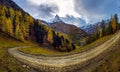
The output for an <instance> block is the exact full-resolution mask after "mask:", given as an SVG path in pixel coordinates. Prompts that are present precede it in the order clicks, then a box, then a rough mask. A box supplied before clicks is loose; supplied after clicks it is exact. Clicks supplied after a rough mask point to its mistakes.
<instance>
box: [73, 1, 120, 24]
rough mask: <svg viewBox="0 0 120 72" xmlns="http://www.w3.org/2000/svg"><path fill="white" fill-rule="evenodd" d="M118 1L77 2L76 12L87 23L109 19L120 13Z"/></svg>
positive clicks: (75, 3)
mask: <svg viewBox="0 0 120 72" xmlns="http://www.w3.org/2000/svg"><path fill="white" fill-rule="evenodd" d="M118 3H119V2H118V0H75V1H74V5H75V11H76V12H78V13H79V14H80V15H82V16H83V17H84V18H85V19H86V21H87V22H95V21H96V20H97V21H99V20H101V19H105V18H109V17H110V16H111V15H112V14H115V13H117V12H118Z"/></svg>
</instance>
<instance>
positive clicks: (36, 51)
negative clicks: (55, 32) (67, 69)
mask: <svg viewBox="0 0 120 72" xmlns="http://www.w3.org/2000/svg"><path fill="white" fill-rule="evenodd" d="M113 36H114V35H109V36H105V37H103V38H100V39H99V40H96V41H95V42H93V43H91V44H89V45H86V46H84V47H79V46H76V49H75V50H73V51H71V52H60V51H57V50H54V49H50V48H42V47H28V48H20V49H19V51H21V52H24V53H27V54H33V55H49V56H59V55H67V54H74V53H78V52H81V51H84V50H87V49H90V48H93V47H94V46H97V45H99V44H100V43H103V42H105V41H106V40H108V39H110V38H111V37H113Z"/></svg>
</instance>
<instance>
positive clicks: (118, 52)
mask: <svg viewBox="0 0 120 72" xmlns="http://www.w3.org/2000/svg"><path fill="white" fill-rule="evenodd" d="M93 72H120V41H119V44H118V46H117V47H116V48H115V50H113V51H112V52H111V53H110V54H109V55H108V57H107V58H106V59H105V60H103V61H102V63H101V64H100V65H99V66H98V67H96V68H95V70H93Z"/></svg>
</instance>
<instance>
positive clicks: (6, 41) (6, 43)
mask: <svg viewBox="0 0 120 72" xmlns="http://www.w3.org/2000/svg"><path fill="white" fill-rule="evenodd" d="M26 45H33V44H32V43H27V42H26V43H22V42H20V41H17V40H15V39H13V38H11V37H9V36H7V35H5V34H1V33H0V72H29V69H27V68H23V67H22V64H21V63H20V62H18V61H17V60H16V59H15V58H13V57H12V56H10V54H9V53H8V52H7V49H8V48H10V47H16V46H26Z"/></svg>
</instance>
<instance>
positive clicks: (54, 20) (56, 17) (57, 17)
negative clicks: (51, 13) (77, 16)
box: [53, 15, 62, 22]
mask: <svg viewBox="0 0 120 72" xmlns="http://www.w3.org/2000/svg"><path fill="white" fill-rule="evenodd" d="M53 22H62V20H61V19H60V17H59V16H58V15H56V16H55V18H54V19H53Z"/></svg>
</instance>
